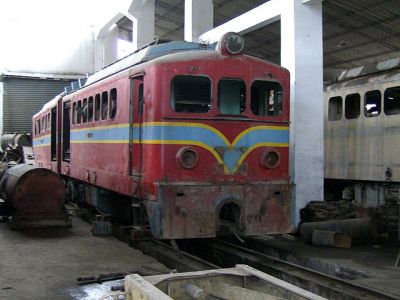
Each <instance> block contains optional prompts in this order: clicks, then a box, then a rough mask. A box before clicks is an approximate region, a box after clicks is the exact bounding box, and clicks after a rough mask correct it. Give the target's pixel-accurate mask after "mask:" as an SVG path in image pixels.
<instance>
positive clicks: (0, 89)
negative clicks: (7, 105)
mask: <svg viewBox="0 0 400 300" xmlns="http://www.w3.org/2000/svg"><path fill="white" fill-rule="evenodd" d="M1 76H2V74H1V73H0V77H1ZM3 104H4V82H3V81H0V135H2V134H3V120H4V118H3V113H4V112H3Z"/></svg>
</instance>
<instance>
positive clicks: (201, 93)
mask: <svg viewBox="0 0 400 300" xmlns="http://www.w3.org/2000/svg"><path fill="white" fill-rule="evenodd" d="M170 101H171V107H172V109H173V110H174V111H176V112H188V113H206V112H208V111H210V109H211V81H210V79H209V78H208V77H205V76H189V75H178V76H176V77H174V79H172V81H171V99H170Z"/></svg>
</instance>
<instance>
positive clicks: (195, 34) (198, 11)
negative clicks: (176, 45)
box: [185, 0, 214, 42]
mask: <svg viewBox="0 0 400 300" xmlns="http://www.w3.org/2000/svg"><path fill="white" fill-rule="evenodd" d="M213 24H214V5H213V0H185V41H187V42H198V41H199V36H200V34H202V33H203V32H206V31H208V30H211V29H212V28H213Z"/></svg>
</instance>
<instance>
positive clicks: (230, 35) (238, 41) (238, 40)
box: [217, 32, 244, 55]
mask: <svg viewBox="0 0 400 300" xmlns="http://www.w3.org/2000/svg"><path fill="white" fill-rule="evenodd" d="M243 49H244V40H243V38H242V37H241V36H240V35H239V34H238V33H236V32H227V33H225V34H224V35H223V36H222V37H221V39H220V41H219V42H218V45H217V50H218V51H219V53H221V54H222V55H238V54H241V53H242V52H243Z"/></svg>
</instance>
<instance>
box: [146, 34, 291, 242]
mask: <svg viewBox="0 0 400 300" xmlns="http://www.w3.org/2000/svg"><path fill="white" fill-rule="evenodd" d="M217 48H218V49H219V51H218V52H217V51H199V52H186V53H175V54H171V55H166V56H164V57H162V58H160V59H157V60H155V61H154V65H153V66H152V67H151V68H149V69H148V70H147V71H146V75H145V76H144V105H143V111H142V112H141V113H142V116H141V117H140V118H141V120H142V123H141V125H139V126H140V128H141V129H140V130H141V133H140V136H141V140H140V141H139V144H140V145H139V147H141V150H139V151H141V153H143V157H142V163H143V166H142V167H143V181H144V190H143V192H144V194H143V196H144V198H145V199H146V200H145V206H146V210H147V213H148V216H149V220H150V224H151V229H152V233H153V235H154V236H156V237H159V238H190V237H213V236H215V235H216V232H217V231H221V229H223V230H222V231H226V230H225V229H228V231H230V232H238V233H241V234H244V235H252V234H265V232H269V233H278V232H288V231H290V230H291V224H290V222H291V219H290V213H291V212H290V186H289V182H288V139H289V131H288V120H289V88H288V86H289V76H288V72H287V71H286V70H284V69H283V68H281V67H279V66H275V65H273V64H269V63H266V62H264V61H261V60H259V59H256V58H252V57H249V56H246V55H243V54H242V49H243V43H242V39H241V37H240V36H238V35H236V34H232V33H230V34H227V35H226V36H224V37H223V39H222V42H220V44H219V45H218V47H217Z"/></svg>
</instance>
